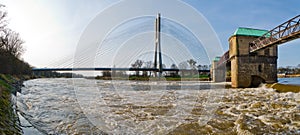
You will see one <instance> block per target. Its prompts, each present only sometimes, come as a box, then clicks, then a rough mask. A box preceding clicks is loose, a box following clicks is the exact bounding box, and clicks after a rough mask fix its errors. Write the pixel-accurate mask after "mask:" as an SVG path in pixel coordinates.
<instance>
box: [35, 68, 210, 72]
mask: <svg viewBox="0 0 300 135" xmlns="http://www.w3.org/2000/svg"><path fill="white" fill-rule="evenodd" d="M32 71H156V72H158V71H159V69H155V68H33V69H32ZM162 71H198V72H210V70H192V69H171V68H166V69H162Z"/></svg>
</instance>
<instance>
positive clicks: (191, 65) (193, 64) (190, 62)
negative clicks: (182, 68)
mask: <svg viewBox="0 0 300 135" xmlns="http://www.w3.org/2000/svg"><path fill="white" fill-rule="evenodd" d="M187 63H189V65H190V68H191V69H196V63H197V62H196V61H195V60H193V59H189V60H187Z"/></svg>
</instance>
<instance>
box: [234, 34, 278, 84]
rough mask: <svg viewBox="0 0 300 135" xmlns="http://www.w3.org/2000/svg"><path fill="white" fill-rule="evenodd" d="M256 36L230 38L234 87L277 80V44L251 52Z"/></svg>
mask: <svg viewBox="0 0 300 135" xmlns="http://www.w3.org/2000/svg"><path fill="white" fill-rule="evenodd" d="M256 38H257V37H255V36H232V37H230V38H229V46H230V47H229V48H230V50H229V57H230V59H231V82H232V87H251V86H253V85H258V84H259V83H260V82H267V83H273V82H277V46H273V47H270V48H266V49H264V50H260V51H258V52H255V53H251V54H250V53H249V43H250V42H251V41H253V40H255V39H256Z"/></svg>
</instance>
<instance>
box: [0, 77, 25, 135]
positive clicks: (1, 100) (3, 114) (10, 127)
mask: <svg viewBox="0 0 300 135" xmlns="http://www.w3.org/2000/svg"><path fill="white" fill-rule="evenodd" d="M19 81H20V79H18V78H15V77H13V76H10V75H3V74H0V134H2V135H3V134H7V135H12V134H22V130H21V128H20V124H19V118H18V116H17V114H16V112H15V110H14V109H13V108H14V103H13V102H12V101H11V96H12V95H11V94H12V93H15V92H16V91H17V89H18V87H16V85H18V82H19Z"/></svg>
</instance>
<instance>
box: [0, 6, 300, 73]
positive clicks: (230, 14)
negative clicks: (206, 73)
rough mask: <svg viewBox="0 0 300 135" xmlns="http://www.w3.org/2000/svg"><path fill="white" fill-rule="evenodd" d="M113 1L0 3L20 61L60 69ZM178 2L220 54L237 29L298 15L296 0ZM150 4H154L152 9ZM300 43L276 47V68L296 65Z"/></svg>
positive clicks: (180, 14)
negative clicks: (18, 43) (15, 35)
mask: <svg viewBox="0 0 300 135" xmlns="http://www.w3.org/2000/svg"><path fill="white" fill-rule="evenodd" d="M124 1H126V0H124ZM118 2H120V0H88V1H83V0H39V1H37V0H26V1H24V0H0V3H1V4H4V5H6V10H7V12H8V19H9V27H10V28H11V29H13V30H15V31H17V32H19V33H20V36H21V38H22V39H23V40H24V41H25V44H24V46H25V48H26V52H25V53H24V55H23V56H22V58H23V59H24V60H25V61H27V62H28V63H30V64H31V65H33V66H35V67H48V66H49V65H51V64H54V65H55V64H58V65H59V63H60V62H61V63H62V64H64V65H68V64H65V63H66V62H65V61H70V59H69V58H73V56H74V53H75V52H76V48H77V46H78V43H79V42H80V40H81V36H82V35H83V34H84V32H85V30H86V29H87V28H88V27H89V25H90V24H91V22H92V21H93V20H94V19H95V17H97V15H99V14H101V13H103V12H105V11H107V10H108V9H109V8H110V7H111V6H112V5H114V4H117V3H118ZM182 2H184V3H186V4H188V5H189V6H191V7H192V8H194V9H195V10H196V11H197V12H199V13H200V14H202V15H203V17H204V18H205V19H206V21H207V22H208V23H209V24H210V26H211V28H212V29H213V30H214V31H215V33H216V36H217V37H218V39H219V41H218V42H219V43H221V47H222V50H223V51H226V50H228V48H229V46H228V38H229V37H230V36H231V35H232V34H233V32H234V31H235V30H236V29H237V28H238V27H250V28H257V29H266V30H270V29H272V28H274V27H276V26H277V25H279V24H281V23H283V22H285V21H287V20H288V19H290V18H292V17H294V16H296V15H298V14H299V13H300V10H299V9H300V8H299V5H300V1H296V0H294V1H289V2H286V1H282V0H263V1H261V0H243V1H242V0H240V1H237V0H210V1H207V0H182ZM159 4H160V5H159V6H160V7H162V8H164V7H168V5H172V3H167V2H166V1H161V2H160V3H159ZM155 5H157V4H153V6H155ZM131 6H132V7H134V6H139V5H128V7H127V8H126V10H128V13H130V11H132V10H133V12H134V10H135V9H133V8H131ZM182 10H183V9H172V8H170V9H169V11H172V14H174V15H175V16H176V17H177V18H179V19H180V17H183V18H184V17H187V16H188V15H186V14H183V13H184V12H183V11H182ZM166 11H167V10H166ZM158 12H160V11H158ZM111 14H112V16H110V17H111V18H109V19H108V20H113V19H114V18H117V15H118V14H122V13H121V12H120V13H111ZM162 15H164V13H162ZM166 15H168V14H167V13H166ZM170 16H172V15H171V14H170ZM102 19H103V22H105V21H106V20H105V18H102ZM100 22H101V20H100ZM132 23H134V22H133V21H132ZM101 25H102V24H101ZM107 25H108V24H107ZM199 25H200V24H197V23H194V24H193V23H191V24H188V26H189V28H190V29H191V30H193V28H195V29H197V28H199V27H200V26H199ZM195 33H197V32H195ZM100 35H101V33H100ZM145 35H147V34H145ZM166 36H168V35H166ZM141 39H142V38H139V37H137V39H136V41H135V40H130V41H128V43H133V42H138V41H139V40H141ZM169 40H170V42H171V41H172V37H170V39H169ZM173 41H174V40H173ZM149 42H150V41H149ZM152 42H154V41H152ZM299 44H300V40H294V41H291V42H288V43H285V44H283V45H280V46H279V58H278V66H296V65H298V64H300V61H298V60H299V59H300V55H299V53H298V52H299V50H300V46H299ZM77 51H78V50H77Z"/></svg>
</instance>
